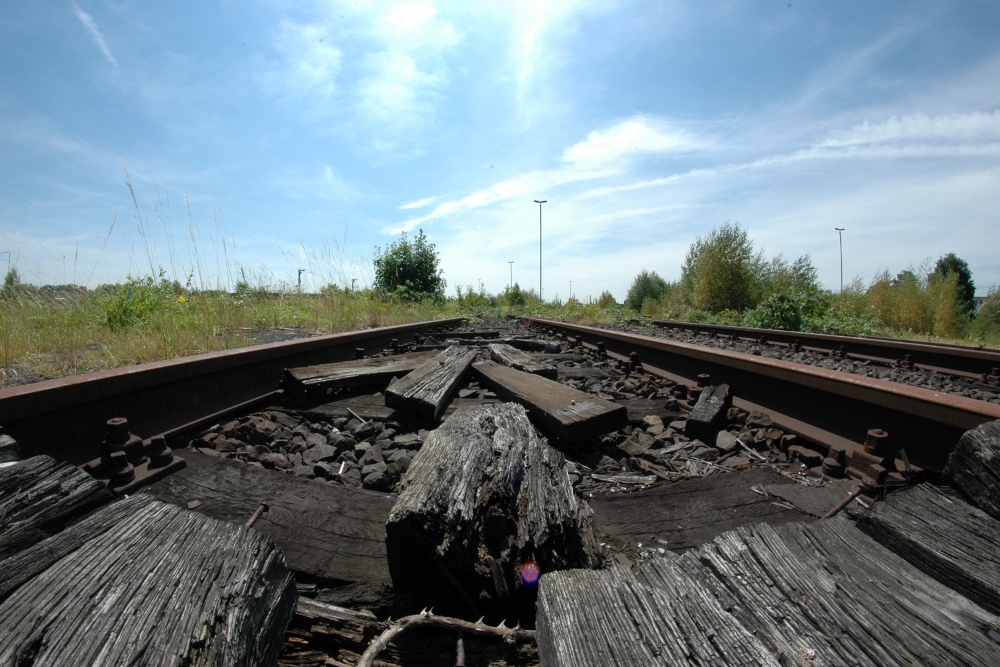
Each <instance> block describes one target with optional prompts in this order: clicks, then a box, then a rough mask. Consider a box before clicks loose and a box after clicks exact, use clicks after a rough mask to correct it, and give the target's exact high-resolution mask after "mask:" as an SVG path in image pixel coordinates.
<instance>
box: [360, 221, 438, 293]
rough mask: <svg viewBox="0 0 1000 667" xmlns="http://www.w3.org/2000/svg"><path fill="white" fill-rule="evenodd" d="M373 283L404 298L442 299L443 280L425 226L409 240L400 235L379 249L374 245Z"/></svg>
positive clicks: (404, 234) (404, 235)
mask: <svg viewBox="0 0 1000 667" xmlns="http://www.w3.org/2000/svg"><path fill="white" fill-rule="evenodd" d="M374 264H375V287H376V289H381V290H384V291H386V292H388V293H390V294H396V295H398V296H400V297H402V298H404V299H407V300H412V299H425V298H432V299H442V298H444V288H445V281H444V278H442V277H441V274H442V271H441V270H440V269H439V268H438V254H437V250H435V248H434V244H433V243H428V242H427V237H426V236H424V230H422V229H421V230H420V233H419V234H418V235H417V236H416V237H415V238H414V239H413V240H412V241H411V240H410V239H408V238H407V237H406V232H403V235H402V236H401V237H400V238H399V239H397V240H396V241H393V242H392V243H391V244H389V245H388V246H386V248H385V250H382V249H381V248H379V247H378V246H375V259H374Z"/></svg>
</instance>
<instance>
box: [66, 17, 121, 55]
mask: <svg viewBox="0 0 1000 667" xmlns="http://www.w3.org/2000/svg"><path fill="white" fill-rule="evenodd" d="M73 11H74V12H76V17H77V18H78V19H80V23H82V24H83V27H84V28H86V29H87V32H88V33H89V34H90V38H91V39H92V40H94V44H96V45H97V48H98V49H100V50H101V53H103V54H104V57H105V58H107V59H108V62H109V63H111V64H112V65H114V66H115V67H118V61H117V60H116V59H115V56H114V54H112V53H111V49H110V48H109V47H108V43H107V42H106V41H104V35H102V34H101V31H100V30H98V29H97V23H96V22H95V21H94V18H93V17H92V16H91V15H90V14H88V13H87V12H85V11H83V10H82V9H80V6H79V5H78V4H76V3H75V2H74V3H73Z"/></svg>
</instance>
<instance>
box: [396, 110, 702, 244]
mask: <svg viewBox="0 0 1000 667" xmlns="http://www.w3.org/2000/svg"><path fill="white" fill-rule="evenodd" d="M698 143H699V142H697V141H696V140H695V139H694V138H693V137H691V136H688V135H684V134H681V133H678V132H674V131H671V130H670V129H669V127H668V126H667V123H666V122H665V121H663V120H661V119H657V118H655V117H652V116H648V115H644V114H639V115H635V116H632V117H630V118H626V119H624V120H621V121H618V122H617V123H614V124H612V125H610V126H609V127H606V128H604V129H601V130H595V131H593V132H590V133H589V134H588V135H587V138H586V139H584V140H582V141H579V142H577V143H575V144H573V145H571V146H569V147H568V148H566V150H564V151H563V153H562V166H560V167H558V168H555V169H542V170H534V171H530V172H527V173H524V174H519V175H517V176H514V177H512V178H507V179H504V180H501V181H498V182H496V183H494V184H493V185H491V186H489V187H488V188H485V189H482V190H478V191H476V192H473V193H471V194H469V195H467V196H465V197H462V198H461V199H458V200H455V201H449V202H444V203H442V204H439V205H438V206H437V207H436V208H435V209H434V210H432V211H430V212H429V213H427V214H425V215H422V216H420V217H418V218H413V219H411V220H407V221H406V222H404V223H402V224H401V225H398V226H396V227H393V228H391V229H390V230H388V231H389V233H392V234H398V233H399V232H401V231H410V230H412V229H415V228H416V227H417V226H418V225H421V224H423V223H425V222H429V221H431V220H436V219H439V218H445V217H453V216H459V215H462V214H464V213H467V212H469V211H472V210H475V209H479V208H483V207H486V206H493V205H496V204H500V203H502V202H506V201H510V200H513V199H517V198H519V197H526V196H528V195H537V194H539V193H544V192H546V191H547V190H550V189H552V188H555V187H559V186H562V185H566V184H569V183H574V182H579V181H591V180H597V179H601V178H607V177H610V176H614V175H618V174H621V173H622V172H623V171H624V170H625V169H626V168H627V163H628V160H629V159H630V158H633V157H635V156H638V155H652V154H663V153H668V152H673V151H678V150H685V149H689V148H692V147H694V146H695V145H697V144H698ZM414 208H417V207H414Z"/></svg>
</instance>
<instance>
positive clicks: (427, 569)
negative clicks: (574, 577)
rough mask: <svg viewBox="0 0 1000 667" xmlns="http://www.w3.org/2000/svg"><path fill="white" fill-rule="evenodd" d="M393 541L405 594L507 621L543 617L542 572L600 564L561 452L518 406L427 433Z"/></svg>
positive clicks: (394, 568)
mask: <svg viewBox="0 0 1000 667" xmlns="http://www.w3.org/2000/svg"><path fill="white" fill-rule="evenodd" d="M385 535H386V551H387V554H388V557H389V569H390V572H391V573H392V581H393V586H394V588H395V589H396V590H397V591H406V592H410V593H412V594H413V595H414V596H415V597H416V599H417V600H419V601H420V603H421V604H428V605H430V604H435V605H437V607H436V608H439V609H440V608H442V607H443V608H445V609H453V610H458V611H460V612H462V613H468V614H477V615H481V616H482V615H485V616H486V618H488V619H494V620H501V619H504V618H506V619H507V620H508V622H513V621H516V620H519V619H520V620H528V619H531V618H533V617H534V600H535V591H536V589H535V588H534V585H533V584H534V583H535V581H537V576H538V572H539V571H540V572H550V571H554V570H561V569H566V568H581V567H582V568H591V567H596V566H597V565H598V563H599V562H600V557H599V547H598V544H597V539H596V537H595V534H594V529H593V521H592V517H591V511H590V508H589V507H588V506H587V504H586V503H584V502H583V501H581V500H580V499H578V498H577V497H576V495H575V494H574V493H573V486H572V484H571V483H570V480H569V476H568V474H567V472H566V468H565V460H564V458H563V456H562V454H560V453H559V452H558V451H556V450H555V449H553V448H551V447H550V446H549V445H548V444H547V443H546V442H545V441H544V440H542V439H540V438H539V437H538V434H537V433H536V431H535V429H534V427H533V426H532V425H531V422H530V421H529V420H528V415H527V413H526V412H525V410H524V408H523V407H521V406H520V405H516V404H513V403H504V404H499V405H484V406H479V407H474V408H470V409H468V410H465V411H462V412H458V413H455V414H454V415H452V416H451V417H450V418H449V419H448V420H447V421H445V422H444V424H443V425H442V426H440V427H439V428H437V429H436V430H434V431H432V432H431V433H429V434H428V435H427V437H426V439H425V440H424V444H423V447H421V449H420V451H419V453H418V454H417V456H416V457H415V458H414V459H413V463H412V464H411V465H410V469H409V470H408V471H407V473H406V476H405V477H404V478H403V481H402V490H401V491H400V494H399V499H398V500H397V501H396V504H395V506H393V508H392V512H391V513H390V514H389V520H388V522H387V523H386V528H385Z"/></svg>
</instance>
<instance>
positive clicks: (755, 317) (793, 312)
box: [743, 293, 802, 331]
mask: <svg viewBox="0 0 1000 667" xmlns="http://www.w3.org/2000/svg"><path fill="white" fill-rule="evenodd" d="M743 322H744V324H746V326H750V327H757V328H760V329H784V330H785V331H799V330H800V329H801V328H802V310H801V308H800V307H799V304H798V303H796V302H795V300H794V299H792V298H791V297H790V296H788V295H787V294H784V293H778V294H772V295H771V296H769V297H767V298H766V299H764V301H762V302H761V303H760V304H759V305H758V306H757V307H756V308H753V309H751V310H748V311H747V312H746V313H745V314H744V317H743Z"/></svg>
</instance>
